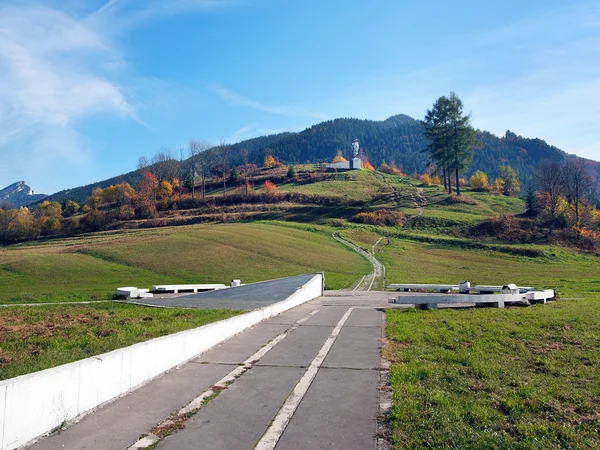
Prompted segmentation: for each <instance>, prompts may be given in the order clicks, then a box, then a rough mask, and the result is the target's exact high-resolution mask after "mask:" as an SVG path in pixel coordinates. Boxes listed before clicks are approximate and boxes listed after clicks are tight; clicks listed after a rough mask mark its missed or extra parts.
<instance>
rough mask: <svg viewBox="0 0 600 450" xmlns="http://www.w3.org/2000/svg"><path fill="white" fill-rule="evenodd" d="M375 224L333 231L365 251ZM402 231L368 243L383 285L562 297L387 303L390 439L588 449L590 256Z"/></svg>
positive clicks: (599, 267) (594, 295)
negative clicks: (494, 288) (509, 287)
mask: <svg viewBox="0 0 600 450" xmlns="http://www.w3.org/2000/svg"><path fill="white" fill-rule="evenodd" d="M378 231H379V232H378ZM380 231H381V229H378V228H377V227H364V228H363V229H360V228H355V229H352V230H348V229H347V230H345V231H344V232H343V235H344V236H345V237H346V238H349V239H351V240H353V241H354V242H355V243H357V244H359V245H360V246H361V247H363V248H371V246H372V245H373V244H374V243H375V242H377V241H378V240H379V238H380V237H381V232H380ZM391 234H393V233H391ZM409 237H410V238H411V240H408V239H402V238H398V237H395V236H392V237H391V238H390V240H388V239H387V238H384V240H382V241H381V242H380V244H379V245H378V246H377V247H376V252H375V254H376V255H377V257H378V258H379V259H380V260H381V261H382V262H384V264H385V265H386V269H387V277H388V283H391V282H395V283H452V284H456V283H458V281H460V280H469V281H471V283H472V284H504V283H509V282H514V283H517V284H520V285H527V286H534V287H536V288H554V289H556V290H557V292H558V293H559V294H560V296H561V297H562V298H563V300H559V301H557V302H553V303H550V304H548V305H537V306H532V307H529V308H522V307H514V308H508V309H504V310H501V309H492V308H485V309H460V310H451V309H441V310H437V311H421V310H415V309H413V310H401V309H390V310H388V311H387V335H388V343H387V345H386V347H385V349H384V352H385V355H386V357H387V358H388V359H389V360H390V361H391V362H392V365H391V368H390V384H391V387H392V392H393V406H392V411H391V417H390V419H391V421H390V424H391V438H392V441H393V444H394V448H398V449H404V448H407V449H421V448H436V449H437V448H439V449H481V448H498V449H563V448H589V449H593V448H600V435H599V434H598V430H599V429H600V400H599V399H600V372H599V371H598V369H597V367H599V366H600V352H599V349H600V258H599V257H598V256H595V255H591V254H585V253H582V252H579V251H575V250H569V249H560V248H557V247H550V246H531V245H509V244H504V245H503V246H501V247H500V248H501V249H502V251H494V250H493V248H494V246H493V245H490V246H489V248H486V247H485V246H486V245H487V244H485V243H480V242H476V241H469V240H468V239H452V238H448V237H439V236H437V237H436V236H434V235H417V234H414V235H410V236H409ZM415 239H430V240H431V242H419V241H417V240H415ZM477 246H482V247H483V248H480V249H477V248H470V247H477ZM523 250H526V251H532V252H533V254H536V255H538V256H535V257H528V256H523V255H522V254H519V252H522V251H523ZM564 298H571V299H570V300H564Z"/></svg>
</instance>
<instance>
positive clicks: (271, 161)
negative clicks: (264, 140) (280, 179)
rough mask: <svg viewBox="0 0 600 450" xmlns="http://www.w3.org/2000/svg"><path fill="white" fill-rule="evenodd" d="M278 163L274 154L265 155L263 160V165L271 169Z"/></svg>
mask: <svg viewBox="0 0 600 450" xmlns="http://www.w3.org/2000/svg"><path fill="white" fill-rule="evenodd" d="M276 165H277V161H275V158H273V155H267V156H265V160H264V161H263V167H264V168H265V169H270V168H271V167H275V166H276Z"/></svg>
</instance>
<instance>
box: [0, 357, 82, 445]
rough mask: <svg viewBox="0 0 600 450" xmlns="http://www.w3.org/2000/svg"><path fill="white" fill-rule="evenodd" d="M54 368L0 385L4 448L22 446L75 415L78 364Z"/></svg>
mask: <svg viewBox="0 0 600 450" xmlns="http://www.w3.org/2000/svg"><path fill="white" fill-rule="evenodd" d="M56 369H58V368H56ZM56 369H47V370H42V371H40V372H36V373H35V374H34V375H33V376H30V375H23V376H20V377H16V378H12V379H10V380H5V381H3V382H1V383H2V384H5V385H6V394H5V396H6V404H5V417H4V424H3V428H4V437H3V439H4V442H3V447H2V448H3V449H13V448H17V447H20V446H22V445H25V444H26V443H27V442H28V441H29V440H30V439H32V438H34V437H36V436H39V435H41V434H44V433H46V432H48V431H50V430H52V429H54V428H56V427H58V426H60V425H61V424H63V423H64V422H66V421H67V420H69V418H71V417H74V416H75V415H76V414H77V412H76V409H77V396H78V378H79V365H78V364H76V363H71V364H66V365H64V366H60V369H59V370H56ZM8 382H10V384H9V383H8Z"/></svg>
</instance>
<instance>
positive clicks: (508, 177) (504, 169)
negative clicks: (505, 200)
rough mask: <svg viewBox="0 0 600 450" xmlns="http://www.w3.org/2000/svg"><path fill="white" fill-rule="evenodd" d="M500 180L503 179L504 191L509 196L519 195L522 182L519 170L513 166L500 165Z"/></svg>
mask: <svg viewBox="0 0 600 450" xmlns="http://www.w3.org/2000/svg"><path fill="white" fill-rule="evenodd" d="M500 180H501V181H502V193H503V194H504V195H506V196H508V197H512V196H515V195H518V194H519V192H521V184H520V183H519V177H518V176H517V172H515V169H513V168H512V167H511V166H509V165H508V164H507V165H504V166H500Z"/></svg>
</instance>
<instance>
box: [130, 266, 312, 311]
mask: <svg viewBox="0 0 600 450" xmlns="http://www.w3.org/2000/svg"><path fill="white" fill-rule="evenodd" d="M314 276H315V274H309V275H298V276H295V277H287V278H279V279H277V280H269V281H261V282H259V283H252V284H247V285H243V286H237V287H233V288H227V289H220V290H217V291H208V292H198V293H194V294H179V295H157V296H155V297H152V298H145V299H142V300H132V301H130V302H129V303H135V304H138V305H147V306H161V307H168V308H197V309H241V310H251V309H258V308H262V307H264V306H268V305H272V304H273V303H277V302H281V301H283V300H285V299H287V298H289V297H290V296H291V295H292V294H293V293H294V292H296V291H297V290H298V289H300V288H301V287H302V286H304V285H305V284H306V283H308V282H309V281H310V280H312V278H313V277H314Z"/></svg>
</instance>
